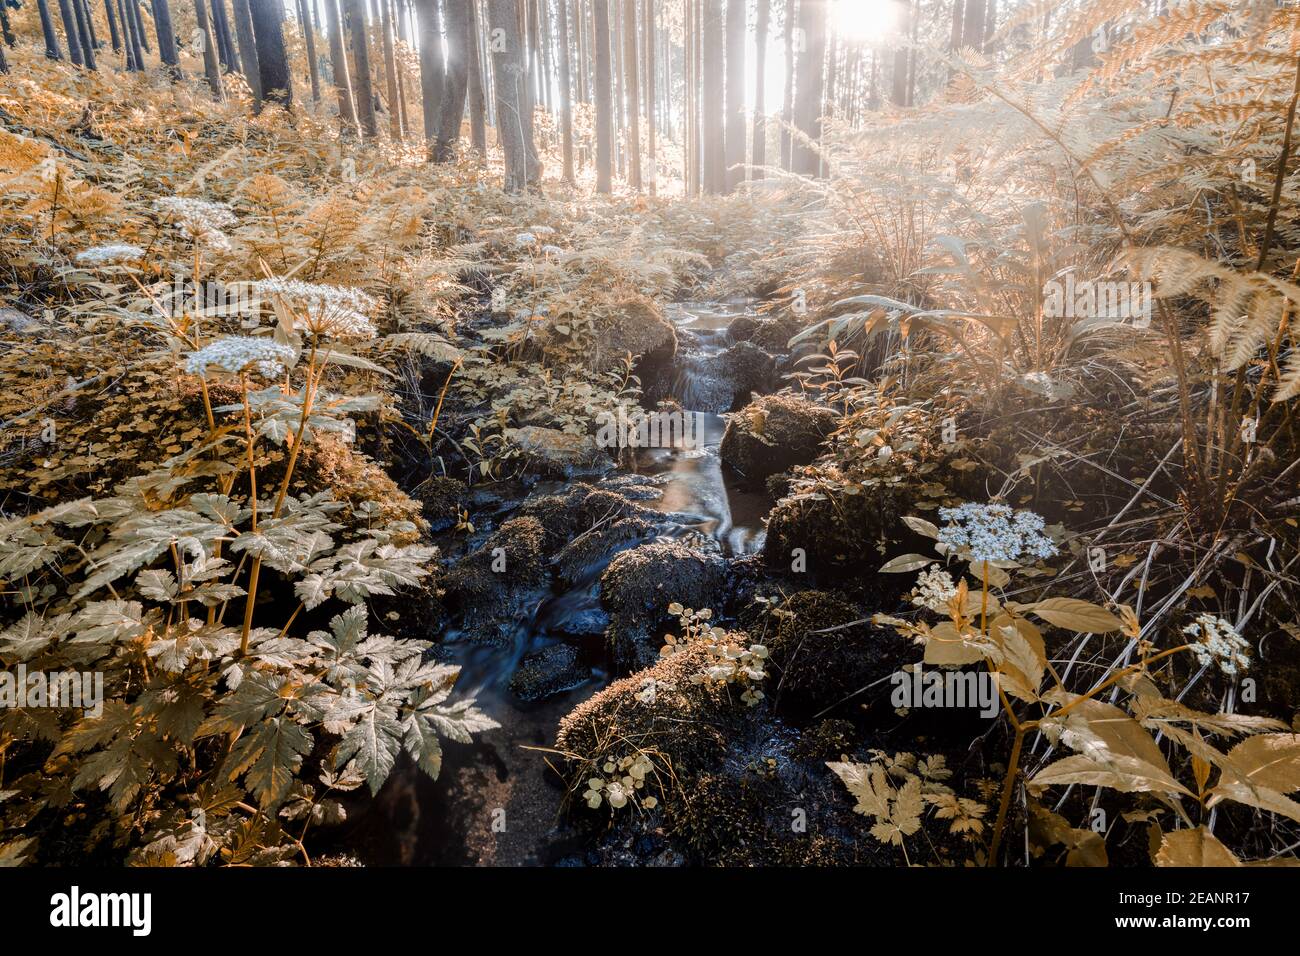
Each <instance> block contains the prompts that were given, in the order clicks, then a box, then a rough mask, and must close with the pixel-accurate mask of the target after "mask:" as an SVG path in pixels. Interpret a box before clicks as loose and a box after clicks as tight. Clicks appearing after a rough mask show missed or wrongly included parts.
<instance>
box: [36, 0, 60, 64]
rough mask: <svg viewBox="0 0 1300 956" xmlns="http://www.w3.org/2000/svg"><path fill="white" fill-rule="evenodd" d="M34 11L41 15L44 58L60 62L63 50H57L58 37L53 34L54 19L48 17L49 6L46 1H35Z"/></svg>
mask: <svg viewBox="0 0 1300 956" xmlns="http://www.w3.org/2000/svg"><path fill="white" fill-rule="evenodd" d="M36 9H37V11H38V12H39V13H40V15H41V33H42V35H43V36H44V38H45V58H46V59H47V60H62V59H63V50H62V49H60V48H59V35H58V34H57V33H55V32H54V18H53V17H51V16H50V5H49V3H47V2H46V0H36Z"/></svg>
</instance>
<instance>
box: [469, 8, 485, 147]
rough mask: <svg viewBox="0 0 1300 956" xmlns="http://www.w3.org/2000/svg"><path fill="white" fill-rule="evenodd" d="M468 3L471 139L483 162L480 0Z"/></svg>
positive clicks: (483, 115)
mask: <svg viewBox="0 0 1300 956" xmlns="http://www.w3.org/2000/svg"><path fill="white" fill-rule="evenodd" d="M468 3H469V25H470V31H471V32H470V44H469V139H470V145H471V146H473V148H474V152H476V153H477V154H478V156H479V159H480V160H482V159H486V158H487V117H486V112H487V110H486V105H487V96H486V93H485V90H484V88H483V57H482V56H481V50H480V47H479V44H480V43H481V39H482V38H481V36H480V34H481V30H480V28H479V12H478V0H468Z"/></svg>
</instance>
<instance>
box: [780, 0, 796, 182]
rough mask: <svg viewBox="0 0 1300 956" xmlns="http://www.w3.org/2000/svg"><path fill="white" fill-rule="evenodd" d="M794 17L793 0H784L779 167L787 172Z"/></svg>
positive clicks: (790, 154)
mask: <svg viewBox="0 0 1300 956" xmlns="http://www.w3.org/2000/svg"><path fill="white" fill-rule="evenodd" d="M794 19H795V0H785V21H784V23H783V26H784V28H785V96H784V102H782V104H781V121H782V123H783V126H782V128H781V168H782V169H784V170H786V171H787V172H788V171H789V170H790V169H792V168H793V164H794V153H793V150H792V148H791V147H792V146H793V145H794V137H793V136H791V135H790V127H791V126H793V125H794Z"/></svg>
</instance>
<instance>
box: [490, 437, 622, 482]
mask: <svg viewBox="0 0 1300 956" xmlns="http://www.w3.org/2000/svg"><path fill="white" fill-rule="evenodd" d="M505 437H506V439H507V440H508V441H510V442H512V443H514V445H515V447H517V448H518V449H519V451H520V452H521V453H522V454H523V456H524V459H525V461H527V463H528V466H529V467H530V468H531V469H533V470H534V471H538V472H541V473H543V474H547V475H552V476H554V477H558V478H571V477H573V476H574V475H578V474H593V473H600V472H604V471H608V470H609V469H610V468H612V467H613V466H614V463H613V462H612V461H611V460H610V457H609V455H608V454H606V453H605V451H604V449H602V448H601V447H600V446H599V445H597V444H596V439H595V438H593V437H592V436H591V435H574V434H572V433H570V432H564V431H560V430H559V429H558V428H544V427H542V426H540V425H525V426H524V427H522V428H508V429H506V431H505Z"/></svg>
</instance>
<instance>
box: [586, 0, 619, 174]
mask: <svg viewBox="0 0 1300 956" xmlns="http://www.w3.org/2000/svg"><path fill="white" fill-rule="evenodd" d="M591 5H592V13H593V14H594V15H595V16H594V19H593V24H594V26H593V29H592V35H591V45H592V47H593V51H594V52H595V54H596V79H595V84H596V90H595V93H596V192H598V193H611V192H613V191H614V104H613V102H612V100H611V96H612V92H613V91H612V90H611V88H610V86H611V82H612V77H611V76H610V62H609V0H591Z"/></svg>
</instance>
